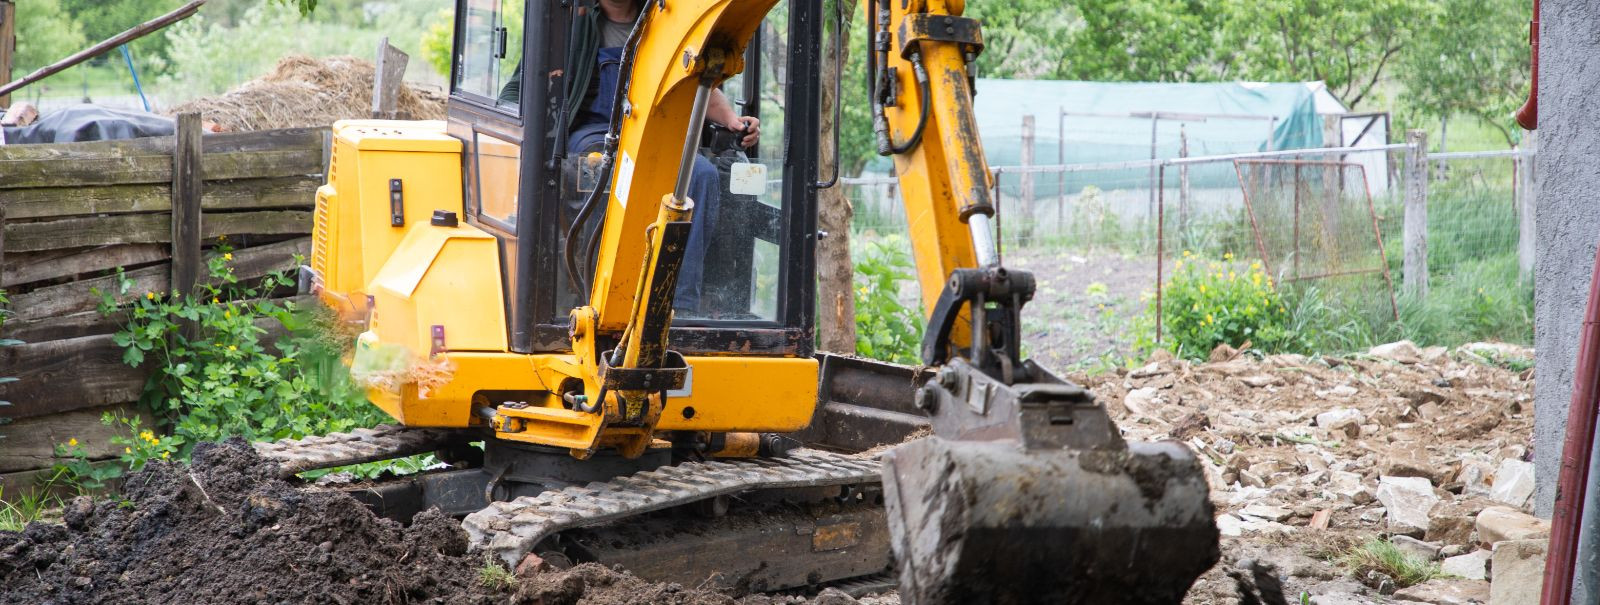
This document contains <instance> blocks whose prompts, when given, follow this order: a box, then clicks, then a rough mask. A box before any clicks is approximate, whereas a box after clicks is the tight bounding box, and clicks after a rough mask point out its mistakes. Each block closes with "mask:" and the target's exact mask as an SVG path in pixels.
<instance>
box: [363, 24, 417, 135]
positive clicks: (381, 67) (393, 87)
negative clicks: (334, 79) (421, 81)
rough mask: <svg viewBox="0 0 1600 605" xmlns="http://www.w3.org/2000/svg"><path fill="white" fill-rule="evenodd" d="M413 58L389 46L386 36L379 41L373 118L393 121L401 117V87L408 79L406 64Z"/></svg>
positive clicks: (374, 81) (373, 92)
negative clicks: (406, 78) (399, 105)
mask: <svg viewBox="0 0 1600 605" xmlns="http://www.w3.org/2000/svg"><path fill="white" fill-rule="evenodd" d="M410 60H411V57H409V56H407V55H406V54H405V53H403V52H400V49H397V48H395V47H393V46H389V38H388V37H387V36H385V37H384V38H383V39H382V40H379V41H378V64H377V65H376V66H375V68H374V69H373V72H372V73H373V76H372V117H374V118H377V119H380V120H393V119H396V118H398V117H400V111H399V107H398V104H399V102H400V85H401V84H402V83H403V82H404V80H405V77H406V63H408V62H410Z"/></svg>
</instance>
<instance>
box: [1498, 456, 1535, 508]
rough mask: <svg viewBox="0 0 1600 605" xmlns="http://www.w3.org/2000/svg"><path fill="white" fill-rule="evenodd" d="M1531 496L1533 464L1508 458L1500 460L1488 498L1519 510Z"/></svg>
mask: <svg viewBox="0 0 1600 605" xmlns="http://www.w3.org/2000/svg"><path fill="white" fill-rule="evenodd" d="M1532 495H1533V463H1532V462H1523V461H1521V460H1515V459H1509V458H1508V459H1506V460H1501V461H1500V468H1499V469H1496V470H1495V472H1494V486H1493V487H1491V488H1490V489H1489V498H1490V499H1491V500H1494V501H1496V502H1503V503H1505V504H1509V505H1511V506H1515V507H1518V508H1521V507H1522V505H1524V504H1527V503H1528V497H1530V496H1532Z"/></svg>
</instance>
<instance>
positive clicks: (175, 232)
mask: <svg viewBox="0 0 1600 605" xmlns="http://www.w3.org/2000/svg"><path fill="white" fill-rule="evenodd" d="M177 121H178V129H177V135H176V136H174V137H173V149H172V289H173V290H175V291H177V292H178V294H179V295H187V294H190V293H191V292H193V291H194V285H195V282H197V281H199V279H200V237H201V236H200V233H201V231H200V196H201V193H202V192H201V188H202V186H203V185H202V178H203V177H202V175H201V173H200V153H201V150H202V149H201V138H200V114H199V113H192V112H191V113H181V114H178V120H177Z"/></svg>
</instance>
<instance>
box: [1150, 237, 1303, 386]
mask: <svg viewBox="0 0 1600 605" xmlns="http://www.w3.org/2000/svg"><path fill="white" fill-rule="evenodd" d="M1173 267H1174V274H1173V276H1172V279H1171V280H1169V281H1168V282H1167V283H1166V284H1165V285H1164V286H1163V290H1162V296H1163V298H1162V301H1161V305H1160V306H1159V307H1158V306H1157V305H1156V301H1155V300H1151V301H1150V306H1149V307H1148V308H1147V310H1146V312H1145V315H1144V316H1143V317H1142V318H1141V323H1143V324H1145V325H1144V326H1142V327H1145V328H1146V329H1144V330H1141V335H1140V336H1139V343H1138V345H1139V347H1140V348H1141V349H1145V350H1154V349H1156V348H1165V349H1167V350H1170V351H1172V352H1173V353H1174V354H1176V355H1178V356H1181V357H1187V358H1191V359H1204V358H1205V357H1206V356H1207V355H1208V354H1210V352H1211V350H1212V349H1213V348H1215V347H1216V346H1217V345H1219V344H1228V345H1232V346H1243V345H1244V344H1245V343H1247V342H1248V343H1251V344H1252V345H1253V346H1256V347H1260V348H1263V349H1267V350H1275V349H1282V348H1299V347H1294V346H1293V345H1294V344H1295V343H1294V342H1293V341H1294V340H1295V339H1296V338H1297V335H1296V334H1293V333H1290V332H1289V331H1288V330H1285V329H1284V326H1285V325H1287V323H1288V322H1289V313H1288V308H1287V307H1285V306H1284V302H1283V297H1282V295H1281V294H1280V293H1279V292H1278V290H1277V289H1276V288H1275V287H1274V284H1273V282H1272V278H1271V277H1270V276H1268V275H1267V274H1266V272H1265V271H1264V270H1262V267H1261V264H1260V263H1259V262H1253V263H1250V265H1249V266H1248V267H1245V266H1242V262H1238V261H1235V259H1234V256H1233V254H1232V253H1225V254H1223V256H1222V258H1221V259H1220V260H1211V259H1206V258H1203V257H1201V256H1199V255H1196V254H1194V253H1193V252H1191V251H1188V250H1185V251H1184V252H1183V257H1182V258H1180V259H1179V260H1178V261H1177V262H1175V263H1173ZM1158 313H1159V315H1160V319H1161V326H1162V342H1161V343H1159V345H1158V344H1157V343H1156V342H1155V341H1154V330H1153V327H1154V326H1153V324H1154V322H1155V317H1156V315H1157V314H1158Z"/></svg>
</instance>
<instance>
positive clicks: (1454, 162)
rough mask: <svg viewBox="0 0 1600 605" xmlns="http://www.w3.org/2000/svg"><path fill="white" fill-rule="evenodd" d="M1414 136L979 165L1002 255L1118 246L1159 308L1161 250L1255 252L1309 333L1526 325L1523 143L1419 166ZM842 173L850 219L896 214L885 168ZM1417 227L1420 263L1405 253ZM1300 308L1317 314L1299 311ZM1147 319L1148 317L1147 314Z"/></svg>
mask: <svg viewBox="0 0 1600 605" xmlns="http://www.w3.org/2000/svg"><path fill="white" fill-rule="evenodd" d="M1418 152H1419V148H1418V147H1415V146H1408V145H1406V144H1394V145H1384V146H1380V147H1368V148H1359V149H1357V148H1332V149H1309V150H1290V151H1277V152H1261V153H1249V154H1230V155H1220V156H1201V157H1191V158H1182V159H1170V160H1156V161H1144V162H1118V163H1105V164H1070V165H1054V166H1030V167H1022V166H1002V167H996V168H994V169H993V171H994V176H995V179H994V180H995V189H994V191H993V196H994V200H995V203H996V207H997V209H998V212H997V214H998V216H997V220H995V221H994V222H995V224H996V226H997V229H998V231H999V241H1000V243H1001V245H1002V246H1003V253H1004V254H1005V255H1007V256H1008V257H1022V258H1037V257H1053V258H1070V259H1073V262H1080V261H1081V262H1083V263H1088V264H1095V263H1104V264H1106V265H1107V266H1108V267H1109V266H1115V267H1116V271H1117V272H1118V273H1119V275H1120V274H1125V273H1127V272H1128V266H1129V263H1130V262H1132V263H1133V264H1134V265H1135V266H1138V267H1143V268H1145V269H1144V270H1140V271H1138V273H1140V275H1139V279H1141V280H1142V281H1143V282H1144V284H1145V286H1144V287H1143V291H1144V297H1143V301H1144V302H1142V303H1141V305H1140V307H1141V308H1140V309H1138V312H1140V313H1145V314H1151V315H1155V316H1156V317H1157V318H1159V316H1160V315H1161V313H1159V309H1160V301H1161V299H1162V294H1163V292H1164V290H1165V289H1166V288H1168V287H1171V280H1172V276H1173V269H1174V265H1175V264H1176V263H1178V262H1180V261H1181V260H1182V259H1184V258H1185V257H1189V258H1194V259H1202V258H1203V259H1213V260H1214V262H1217V263H1221V266H1222V267H1223V270H1222V274H1224V275H1227V274H1229V273H1230V269H1231V270H1232V271H1231V273H1233V274H1235V275H1240V276H1242V275H1245V274H1246V269H1247V268H1249V267H1250V266H1251V265H1253V264H1259V265H1260V266H1262V267H1263V268H1264V273H1265V274H1266V275H1267V276H1269V277H1268V279H1270V280H1271V281H1272V283H1274V284H1276V285H1277V286H1278V287H1279V288H1280V289H1282V290H1283V291H1284V292H1285V293H1286V297H1287V298H1289V299H1290V300H1289V302H1288V304H1292V305H1299V306H1300V308H1299V309H1298V314H1296V313H1291V315H1295V317H1294V318H1293V319H1294V320H1295V321H1303V322H1307V323H1306V325H1303V326H1299V327H1300V329H1303V330H1306V331H1310V332H1313V333H1314V334H1315V335H1316V336H1318V337H1326V338H1325V339H1324V340H1322V341H1320V342H1318V343H1316V345H1317V346H1319V347H1322V348H1336V349H1354V348H1359V347H1364V346H1369V345H1370V344H1372V343H1376V342H1383V341H1388V340H1395V339H1399V338H1412V339H1414V340H1417V341H1419V342H1422V343H1425V344H1426V343H1429V342H1447V341H1453V342H1456V343H1457V344H1459V343H1460V342H1465V341H1468V340H1477V339H1500V340H1508V341H1523V340H1527V339H1529V338H1531V325H1532V324H1531V281H1530V280H1528V279H1527V269H1528V268H1529V267H1530V266H1531V263H1530V262H1529V260H1530V259H1529V258H1528V257H1527V254H1529V252H1530V250H1531V247H1530V246H1528V244H1529V243H1530V242H1528V241H1527V238H1529V237H1530V235H1531V229H1528V228H1524V227H1531V225H1523V223H1522V221H1523V217H1525V216H1526V217H1529V220H1531V213H1528V212H1524V208H1523V204H1524V203H1526V202H1527V200H1524V197H1525V196H1524V195H1523V194H1524V193H1525V192H1526V191H1527V190H1528V183H1529V182H1530V181H1529V176H1530V175H1529V174H1528V171H1529V170H1530V169H1531V166H1532V162H1531V161H1530V160H1531V158H1532V157H1533V156H1532V153H1531V152H1527V151H1519V150H1505V151H1493V152H1472V153H1452V154H1433V155H1432V156H1427V155H1426V154H1425V153H1424V154H1423V157H1426V159H1425V160H1420V161H1419V163H1420V164H1421V165H1426V166H1427V167H1428V169H1427V170H1426V172H1427V174H1425V175H1415V174H1409V171H1408V169H1407V166H1408V165H1410V164H1408V158H1412V159H1413V160H1416V158H1415V157H1413V156H1412V154H1415V153H1418ZM1415 179H1423V180H1424V182H1423V183H1420V185H1425V193H1421V194H1420V195H1421V198H1419V199H1420V200H1422V201H1423V202H1425V203H1423V207H1425V208H1426V221H1425V223H1424V224H1425V228H1424V229H1422V230H1420V232H1419V231H1418V230H1415V229H1414V230H1413V233H1410V234H1408V233H1406V220H1405V217H1406V214H1407V212H1408V204H1407V189H1408V185H1410V186H1412V187H1411V188H1412V189H1413V191H1414V192H1415V191H1422V190H1421V189H1417V187H1416V185H1419V183H1416V182H1415V181H1414V180H1415ZM844 182H845V187H846V192H847V196H848V197H849V199H850V200H851V202H852V204H853V205H854V208H855V229H856V231H857V232H858V233H861V234H863V235H865V236H867V237H872V236H874V235H878V234H890V233H900V232H903V231H904V230H905V229H906V218H905V216H904V210H903V206H902V204H901V199H900V192H899V191H898V188H897V186H896V183H895V179H894V178H892V177H868V178H857V179H846V180H845V181H844ZM1413 195H1418V194H1417V193H1413ZM1418 203H1422V202H1413V203H1412V206H1411V210H1410V211H1411V212H1417V211H1418V210H1417V208H1418V206H1417V204H1418ZM1418 239H1420V240H1421V241H1422V242H1425V250H1426V254H1425V259H1426V260H1425V263H1426V265H1425V266H1426V267H1427V269H1426V271H1424V270H1422V269H1421V268H1420V267H1421V266H1422V265H1418V264H1417V263H1415V262H1412V263H1411V264H1410V265H1408V262H1407V254H1406V249H1407V243H1408V241H1412V240H1418ZM1052 255H1053V256H1052ZM1412 260H1413V261H1415V260H1416V259H1415V258H1413V259H1412ZM1057 268H1059V265H1058V266H1057V267H1049V266H1046V267H1043V268H1040V267H1034V269H1035V271H1036V272H1038V271H1051V270H1055V269H1057ZM1417 283H1425V284H1427V285H1430V286H1431V288H1429V292H1428V293H1427V294H1426V295H1424V294H1421V293H1419V292H1417V291H1416V290H1415V289H1414V287H1415V285H1416V284H1417ZM1124 310H1126V309H1124ZM1152 310H1153V311H1157V312H1156V313H1151V311H1152ZM1291 311H1295V309H1291ZM1311 315H1322V316H1328V317H1323V318H1322V319H1320V320H1317V321H1320V322H1322V323H1323V325H1312V324H1313V323H1314V322H1312V320H1311V319H1310V318H1309V317H1310V316H1311ZM1145 323H1146V324H1149V325H1145V326H1143V327H1142V328H1141V329H1143V330H1145V331H1147V332H1148V331H1149V330H1150V329H1151V328H1152V327H1154V326H1158V325H1159V321H1155V322H1145ZM1147 336H1157V335H1147ZM1235 344H1237V343H1235ZM1124 348H1126V347H1124ZM1067 361H1069V362H1070V361H1071V360H1067Z"/></svg>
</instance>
